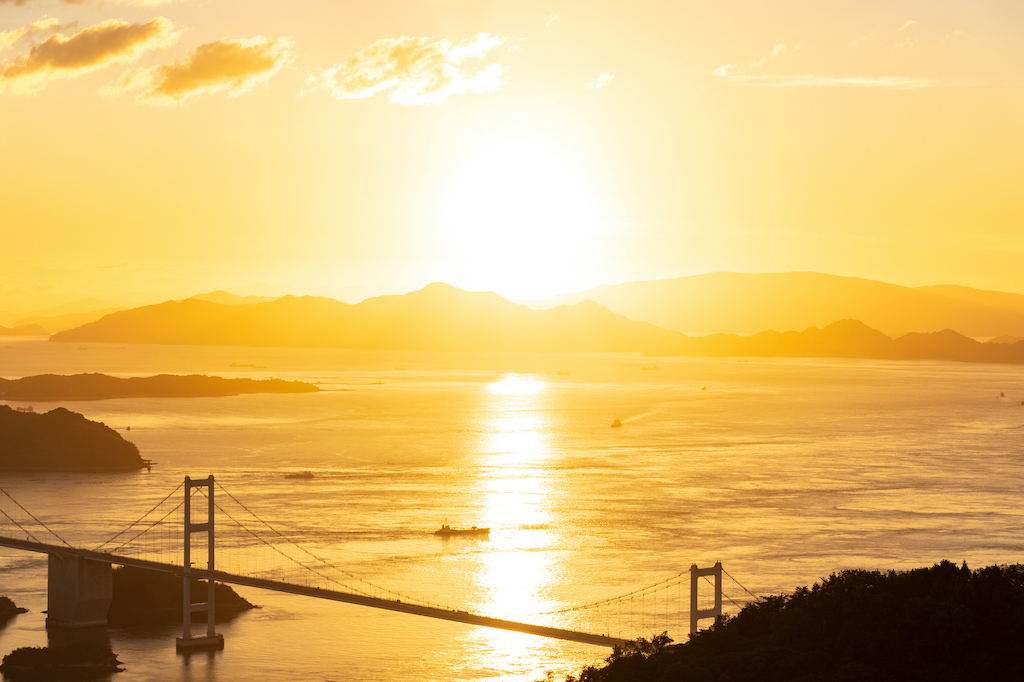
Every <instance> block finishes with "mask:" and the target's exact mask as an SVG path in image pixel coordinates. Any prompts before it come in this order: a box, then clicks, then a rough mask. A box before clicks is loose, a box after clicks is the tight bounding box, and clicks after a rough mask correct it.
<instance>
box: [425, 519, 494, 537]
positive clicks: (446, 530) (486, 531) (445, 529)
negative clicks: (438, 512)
mask: <svg viewBox="0 0 1024 682" xmlns="http://www.w3.org/2000/svg"><path fill="white" fill-rule="evenodd" d="M490 533H491V529H490V528H477V527H476V526H473V527H472V528H452V527H451V526H449V525H448V524H447V523H446V524H444V525H443V526H441V529H440V530H435V531H434V535H439V536H441V537H443V538H446V537H449V536H451V535H490Z"/></svg>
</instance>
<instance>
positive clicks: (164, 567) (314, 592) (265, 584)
mask: <svg viewBox="0 0 1024 682" xmlns="http://www.w3.org/2000/svg"><path fill="white" fill-rule="evenodd" d="M0 547H9V548H11V549H21V550H25V551H28V552H38V553H41V554H60V555H62V556H80V557H85V558H86V559H91V560H93V561H101V562H104V563H108V564H118V565H121V566H134V567H136V568H145V569H149V570H151V571H161V572H163V573H172V574H174V575H184V573H185V571H184V569H183V568H182V567H181V566H175V565H174V564H164V563H160V562H157V561H146V560H145V559H134V558H131V557H123V556H117V555H114V554H105V553H103V552H93V551H90V550H87V549H73V548H70V547H58V546H56V545H47V544H43V543H38V542H30V541H28V540H19V539H17V538H5V537H0ZM190 575H191V576H192V577H194V578H202V579H208V578H212V579H213V580H216V581H218V582H222V583H229V584H232V585H244V586H246V587H256V588H259V589H264V590H274V591H276V592H287V593H289V594H298V595H302V596H306V597H316V598H317V599H330V600H331V601H339V602H345V603H347V604H358V605H360V606H369V607H371V608H375V609H387V610H388V611H398V612H399V613H408V614H412V615H415V616H426V617H428V618H440V619H441V620H450V621H455V622H457V623H467V624H469V625H479V626H482V627H488V628H497V629H500V630H512V631H514V632H525V633H527V634H531V635H538V636H540V637H551V638H554V639H565V640H569V641H573V642H580V643H583V644H594V645H597V646H607V647H614V646H621V645H623V644H625V643H626V640H624V639H619V638H618V637H609V636H607V635H595V634H591V633H588V632H576V631H575V630H563V629H561V628H552V627H547V626H544V625H533V624H531V623H518V622H516V621H512V620H502V619H501V618H491V617H489V616H481V615H477V614H475V613H469V612H467V611H456V610H452V609H441V608H436V607H432V606H420V605H417V604H406V603H403V602H401V601H398V600H392V599H379V598H377V597H368V596H366V595H362V594H354V593H351V592H341V591H338V590H325V589H321V588H319V587H305V586H303V585H293V584H291V583H285V582H279V581H276V580H264V579H262V578H250V577H247V576H242V575H234V574H231V573H224V572H223V571H204V570H198V569H192V571H191V573H190Z"/></svg>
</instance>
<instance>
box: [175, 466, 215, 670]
mask: <svg viewBox="0 0 1024 682" xmlns="http://www.w3.org/2000/svg"><path fill="white" fill-rule="evenodd" d="M194 488H206V500H207V502H208V507H207V513H206V521H205V522H204V523H193V522H192V490H193V489H194ZM213 509H214V506H213V475H210V476H208V477H206V478H203V479H196V480H192V479H191V478H189V477H188V476H186V477H185V566H184V575H183V576H182V605H183V611H184V616H183V620H184V623H183V625H182V631H181V637H179V638H178V644H177V648H178V650H179V651H181V650H183V649H186V650H187V649H221V648H223V647H224V635H220V634H217V632H216V630H215V629H214V619H215V617H216V610H215V601H214V595H213V585H214V583H213V575H212V574H213V571H214V532H213V530H214V515H213ZM203 532H205V533H206V539H207V544H206V557H207V561H206V573H207V579H206V590H207V591H206V603H205V604H193V603H192V534H193V533H203ZM199 611H205V612H206V635H202V636H197V637H193V636H192V614H193V613H196V612H199Z"/></svg>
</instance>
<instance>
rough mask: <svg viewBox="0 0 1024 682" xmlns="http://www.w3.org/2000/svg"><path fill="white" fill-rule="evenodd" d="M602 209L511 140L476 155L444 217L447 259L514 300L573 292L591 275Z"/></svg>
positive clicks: (552, 157) (559, 165) (572, 175)
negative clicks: (510, 292)
mask: <svg viewBox="0 0 1024 682" xmlns="http://www.w3.org/2000/svg"><path fill="white" fill-rule="evenodd" d="M602 204H603V202H602V201H601V200H600V198H599V197H598V196H597V195H596V193H595V192H594V191H593V190H592V188H590V187H588V186H587V185H586V183H585V182H584V181H583V178H582V174H581V173H580V172H578V171H577V170H576V169H574V168H573V167H572V166H571V165H570V164H568V163H566V161H565V160H564V159H563V158H561V157H560V156H559V155H557V154H555V153H554V152H553V151H551V150H550V149H548V148H546V147H544V146H542V145H539V144H537V143H536V142H533V141H529V140H521V139H517V140H510V141H505V142H502V143H500V144H497V145H494V146H492V147H490V148H488V149H486V150H484V151H483V152H481V153H480V154H479V155H478V156H477V157H476V158H475V159H474V160H473V161H472V162H471V163H469V164H468V166H467V167H466V168H465V169H464V170H463V172H462V173H461V175H459V176H458V178H457V179H456V180H455V182H454V183H452V185H451V187H450V190H449V192H448V194H447V199H446V201H445V203H444V204H443V206H442V209H441V222H442V225H443V230H444V234H445V235H446V240H445V241H446V243H447V244H448V250H449V254H450V255H451V256H454V258H455V261H456V263H457V268H458V269H459V270H462V271H463V272H465V273H466V274H467V276H468V277H470V278H471V279H473V280H474V281H475V282H478V283H479V285H480V286H482V287H483V288H496V289H502V290H508V289H514V290H516V291H517V293H516V294H514V295H521V296H530V295H540V294H545V293H546V292H547V291H548V290H552V291H554V290H558V289H559V287H562V288H565V287H568V288H572V287H573V286H574V284H575V283H578V282H580V281H582V280H584V279H586V278H587V277H588V276H590V274H591V273H592V272H593V271H594V269H595V264H594V255H595V253H596V249H595V238H596V237H597V236H598V235H599V234H601V233H602V232H603V231H605V225H604V222H605V221H604V218H603V210H602Z"/></svg>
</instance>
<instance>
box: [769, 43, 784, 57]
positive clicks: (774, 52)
mask: <svg viewBox="0 0 1024 682" xmlns="http://www.w3.org/2000/svg"><path fill="white" fill-rule="evenodd" d="M785 50H786V43H779V44H778V45H776V46H775V47H774V49H772V56H773V57H778V56H779V55H780V54H782V53H783V52H784V51H785Z"/></svg>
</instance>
